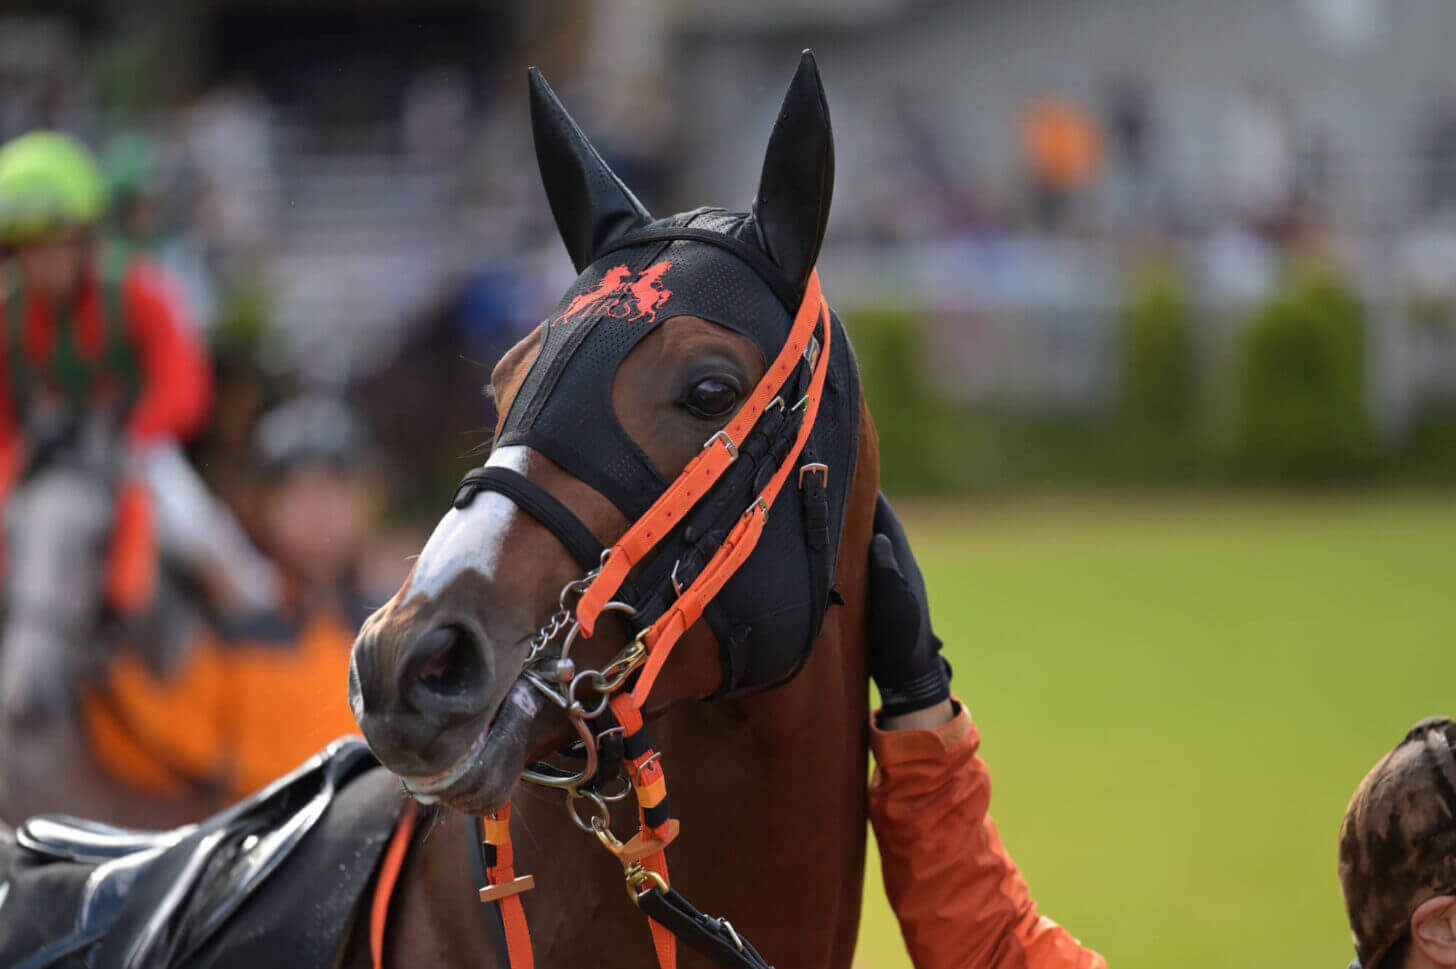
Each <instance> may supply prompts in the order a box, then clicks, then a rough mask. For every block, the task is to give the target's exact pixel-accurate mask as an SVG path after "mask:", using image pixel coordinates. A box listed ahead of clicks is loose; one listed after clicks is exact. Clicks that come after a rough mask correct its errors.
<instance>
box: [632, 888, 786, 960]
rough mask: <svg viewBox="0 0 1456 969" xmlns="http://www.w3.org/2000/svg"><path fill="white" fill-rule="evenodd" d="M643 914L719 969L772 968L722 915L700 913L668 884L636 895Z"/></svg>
mask: <svg viewBox="0 0 1456 969" xmlns="http://www.w3.org/2000/svg"><path fill="white" fill-rule="evenodd" d="M637 905H638V907H639V908H641V909H642V911H643V912H644V913H646V915H647V917H648V918H650V919H652V921H654V922H656V923H658V924H659V925H661V926H662V927H663V928H665V929H667V930H668V931H669V932H671V933H672V934H673V935H675V936H677V937H678V939H679V940H680V941H681V942H682V943H683V944H684V945H686V946H688V947H689V948H691V949H692V950H694V951H695V952H698V953H699V954H701V955H703V956H706V957H707V958H708V959H710V960H712V962H713V964H714V965H715V966H721V967H722V969H773V967H772V966H770V965H769V964H768V962H767V961H765V960H764V958H763V956H761V955H759V954H758V950H757V949H755V948H754V947H753V945H752V944H751V943H750V942H749V941H748V940H747V939H744V938H743V937H742V936H740V935H738V934H737V933H736V932H735V931H734V930H733V929H732V927H731V926H729V924H728V923H727V922H725V921H723V920H722V919H715V918H713V917H712V916H710V915H704V914H703V913H702V912H700V911H698V909H697V908H695V907H694V906H693V903H692V902H689V901H688V900H687V899H685V898H683V897H682V896H681V895H679V894H678V893H677V892H676V891H674V890H673V889H671V888H669V889H667V890H666V891H663V890H662V889H661V888H649V889H648V890H647V891H645V892H642V893H640V894H639V895H638V896H637Z"/></svg>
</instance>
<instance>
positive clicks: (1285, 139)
mask: <svg viewBox="0 0 1456 969" xmlns="http://www.w3.org/2000/svg"><path fill="white" fill-rule="evenodd" d="M1228 172H1229V184H1230V192H1231V204H1232V205H1233V208H1234V210H1235V211H1236V212H1237V213H1238V214H1239V215H1240V217H1242V218H1243V219H1245V220H1247V221H1248V222H1249V223H1250V224H1251V225H1254V226H1257V227H1258V228H1259V229H1260V230H1262V231H1265V232H1273V231H1276V230H1277V229H1278V227H1279V226H1280V225H1281V224H1282V223H1283V221H1284V220H1285V218H1286V217H1287V215H1288V213H1289V209H1290V206H1291V204H1292V203H1293V201H1294V196H1295V189H1296V185H1297V177H1298V171H1297V160H1296V157H1295V143H1294V132H1293V118H1292V117H1291V116H1290V109H1289V106H1288V104H1287V103H1286V102H1285V101H1284V100H1283V99H1282V98H1280V97H1279V96H1278V95H1277V94H1276V93H1275V92H1274V91H1273V90H1272V89H1271V88H1269V87H1267V86H1265V85H1261V84H1256V85H1252V86H1250V87H1249V88H1248V89H1247V90H1246V91H1245V92H1244V94H1243V95H1242V96H1241V97H1240V98H1239V99H1238V100H1237V101H1236V102H1235V104H1234V106H1233V110H1232V113H1231V114H1230V116H1229V169H1228Z"/></svg>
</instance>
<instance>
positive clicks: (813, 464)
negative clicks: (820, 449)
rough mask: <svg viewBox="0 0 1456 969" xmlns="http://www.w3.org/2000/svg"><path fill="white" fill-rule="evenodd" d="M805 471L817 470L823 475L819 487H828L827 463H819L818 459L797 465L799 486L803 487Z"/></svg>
mask: <svg viewBox="0 0 1456 969" xmlns="http://www.w3.org/2000/svg"><path fill="white" fill-rule="evenodd" d="M806 471H817V472H819V474H821V475H822V476H823V477H824V481H823V482H822V483H821V484H820V487H822V488H827V487H829V465H827V464H821V463H819V462H818V461H810V462H809V463H808V464H801V465H799V487H800V488H802V487H804V473H805V472H806Z"/></svg>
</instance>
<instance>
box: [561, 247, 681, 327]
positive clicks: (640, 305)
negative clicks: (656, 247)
mask: <svg viewBox="0 0 1456 969" xmlns="http://www.w3.org/2000/svg"><path fill="white" fill-rule="evenodd" d="M671 268H672V263H670V262H666V261H663V262H659V263H656V264H654V265H652V266H650V267H649V268H647V269H645V270H643V271H642V272H640V273H637V274H636V275H635V276H634V275H633V274H632V273H631V272H630V271H629V270H628V269H627V267H626V266H625V265H622V266H613V267H612V268H611V269H608V270H607V271H606V273H605V274H603V276H602V278H601V281H600V282H598V283H597V284H596V285H595V286H593V287H592V288H591V289H589V290H587V291H586V292H585V293H581V294H580V295H578V296H575V297H573V298H572V300H571V302H570V303H568V304H566V309H565V310H563V311H562V313H561V315H560V316H558V317H556V319H554V320H552V321H551V325H552V326H556V325H558V324H562V323H572V322H575V321H576V320H578V319H584V318H586V317H587V316H589V315H591V314H593V313H604V314H605V315H607V316H610V317H612V318H614V319H619V320H628V321H636V320H643V321H645V322H647V323H653V322H656V320H657V308H658V307H659V306H661V305H662V304H663V303H666V302H667V298H668V297H669V296H671V295H672V290H670V289H667V288H665V287H664V286H663V285H662V277H663V276H665V275H666V274H667V271H668V270H669V269H671Z"/></svg>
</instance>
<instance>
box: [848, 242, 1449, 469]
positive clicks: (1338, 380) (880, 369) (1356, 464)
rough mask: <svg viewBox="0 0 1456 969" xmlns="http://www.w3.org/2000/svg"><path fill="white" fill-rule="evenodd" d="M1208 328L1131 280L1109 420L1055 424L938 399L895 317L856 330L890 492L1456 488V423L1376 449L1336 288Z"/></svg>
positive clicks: (1300, 288) (1177, 291) (1278, 299)
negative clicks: (1208, 339)
mask: <svg viewBox="0 0 1456 969" xmlns="http://www.w3.org/2000/svg"><path fill="white" fill-rule="evenodd" d="M1199 322H1200V319H1199V311H1198V310H1197V309H1196V308H1195V306H1194V305H1193V301H1192V300H1191V298H1190V297H1189V295H1188V293H1187V290H1186V288H1185V286H1184V284H1183V282H1182V280H1181V278H1180V277H1179V276H1178V274H1177V273H1175V272H1173V271H1171V270H1170V269H1168V268H1167V267H1158V268H1157V269H1156V270H1155V271H1150V272H1142V273H1138V274H1135V275H1134V276H1133V277H1132V278H1131V282H1130V285H1129V288H1128V293H1127V298H1126V301H1125V303H1124V307H1123V309H1122V310H1121V311H1120V312H1119V315H1118V318H1117V321H1116V326H1115V337H1116V343H1117V346H1116V352H1117V354H1118V363H1119V372H1118V374H1117V380H1118V385H1117V387H1116V388H1113V390H1114V391H1115V393H1113V395H1112V398H1111V401H1112V403H1113V406H1112V407H1110V408H1109V407H1105V406H1101V407H1094V408H1092V409H1091V410H1090V411H1088V412H1085V413H1080V414H1075V415H1067V414H1061V415H1049V414H1045V413H1042V414H1038V413H1032V412H1027V411H1024V410H1022V411H1018V410H1013V409H1009V408H994V407H985V406H977V407H972V406H965V405H958V404H955V403H952V402H949V401H946V400H942V399H939V398H938V397H937V396H936V395H935V394H934V393H933V392H932V391H931V390H930V388H929V385H928V383H927V381H926V378H925V374H926V367H925V363H926V354H925V348H924V347H923V345H922V334H923V324H922V321H921V320H919V319H918V318H917V317H916V316H914V315H913V314H911V313H910V312H908V311H906V310H902V309H881V310H876V311H871V312H858V313H851V314H847V316H846V326H847V327H848V328H849V331H850V335H851V337H852V338H853V340H854V342H855V347H856V351H857V354H858V357H859V362H860V369H861V373H862V375H863V379H864V388H865V394H866V396H867V398H868V400H869V404H870V408H871V410H872V412H873V413H874V416H875V422H876V425H877V426H878V429H879V437H880V453H881V476H882V480H883V482H884V486H885V488H886V489H887V490H889V491H894V492H901V493H904V492H950V491H964V490H974V489H988V488H989V489H997V488H1001V489H1006V488H1024V487H1043V486H1048V487H1056V486H1062V485H1072V486H1076V487H1088V486H1090V487H1096V486H1102V485H1163V484H1204V483H1206V484H1220V483H1226V482H1230V481H1243V482H1252V483H1260V484H1291V485H1307V484H1320V483H1329V482H1349V481H1357V480H1363V479H1369V478H1372V477H1379V478H1380V479H1381V480H1389V479H1395V480H1399V479H1418V480H1427V481H1434V480H1441V481H1449V480H1451V479H1452V477H1453V476H1456V407H1452V408H1449V409H1448V410H1446V411H1440V412H1431V413H1429V414H1425V415H1419V416H1418V419H1417V421H1416V422H1415V424H1413V426H1412V427H1411V429H1410V432H1409V434H1408V435H1407V436H1406V437H1405V438H1404V439H1403V440H1401V441H1398V442H1392V443H1391V444H1389V445H1388V446H1382V445H1381V443H1380V442H1379V441H1378V440H1377V437H1376V434H1375V432H1374V428H1373V422H1372V419H1371V413H1370V400H1369V397H1370V395H1369V393H1368V381H1367V376H1366V375H1367V370H1368V365H1369V359H1368V357H1369V343H1370V340H1369V335H1368V332H1367V329H1368V328H1367V317H1366V312H1365V310H1364V308H1363V307H1362V305H1361V303H1360V301H1359V300H1358V299H1357V298H1356V297H1355V295H1354V293H1353V291H1352V290H1351V288H1350V287H1348V286H1347V285H1345V284H1344V283H1342V282H1341V281H1339V280H1338V279H1336V278H1335V277H1333V276H1331V275H1329V274H1327V273H1320V272H1315V271H1311V270H1309V269H1306V268H1303V267H1294V268H1292V269H1291V270H1290V271H1289V272H1287V273H1286V275H1285V278H1284V279H1283V280H1282V281H1281V282H1280V283H1279V285H1278V286H1277V287H1276V289H1275V291H1274V292H1273V293H1271V295H1270V296H1269V298H1268V299H1267V300H1266V301H1265V303H1264V304H1263V305H1262V306H1259V307H1257V308H1256V309H1254V310H1253V311H1252V313H1250V314H1249V315H1248V316H1247V318H1246V319H1243V320H1239V319H1233V320H1229V321H1227V324H1228V325H1227V326H1225V325H1223V322H1221V323H1220V326H1218V327H1212V328H1210V329H1209V333H1210V334H1212V338H1213V339H1215V341H1216V342H1215V345H1211V346H1210V345H1202V344H1200V342H1199V340H1200V337H1199V326H1198V324H1199ZM1217 341H1222V342H1217ZM1219 348H1222V349H1219Z"/></svg>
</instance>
